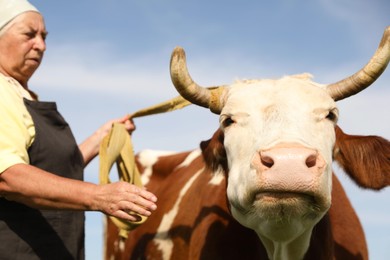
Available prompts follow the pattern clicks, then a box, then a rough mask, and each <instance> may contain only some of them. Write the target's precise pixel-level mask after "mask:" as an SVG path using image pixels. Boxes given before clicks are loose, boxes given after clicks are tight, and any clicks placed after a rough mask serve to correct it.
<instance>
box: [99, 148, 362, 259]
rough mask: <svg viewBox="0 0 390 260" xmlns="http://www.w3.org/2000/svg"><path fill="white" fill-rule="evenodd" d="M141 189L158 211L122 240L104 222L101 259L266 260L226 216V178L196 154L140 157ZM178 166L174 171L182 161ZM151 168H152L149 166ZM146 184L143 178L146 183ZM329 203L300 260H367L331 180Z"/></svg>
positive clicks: (250, 236) (358, 230) (253, 239)
mask: <svg viewBox="0 0 390 260" xmlns="http://www.w3.org/2000/svg"><path fill="white" fill-rule="evenodd" d="M145 155H147V156H148V157H149V159H148V160H146V161H145V159H143V160H142V161H143V163H144V165H143V166H141V167H140V168H141V169H143V170H144V171H145V172H146V174H147V175H148V176H149V174H150V170H151V168H150V167H151V166H153V171H152V172H153V173H152V174H151V175H150V180H149V181H148V184H147V185H146V186H147V187H148V189H149V190H153V191H154V192H155V194H156V195H157V197H158V198H159V210H158V211H156V212H155V213H154V214H153V215H152V216H151V217H150V218H149V219H148V221H147V223H146V224H144V225H142V226H140V227H138V228H137V229H135V230H133V231H131V232H130V233H129V238H128V239H127V240H123V238H120V237H119V236H118V229H117V227H116V226H115V225H114V224H113V223H112V222H111V221H110V219H108V222H107V231H106V232H107V238H106V239H107V240H106V259H267V253H266V251H265V249H264V247H263V246H262V244H261V242H260V240H259V238H258V237H257V235H256V234H255V232H253V231H252V230H250V229H248V228H245V227H243V226H242V225H240V224H239V223H238V222H237V221H236V220H235V219H234V218H233V217H232V216H231V214H230V212H229V210H228V204H227V201H226V179H225V176H224V174H223V173H222V172H216V173H215V172H213V171H212V170H210V169H208V168H207V167H206V165H205V163H204V160H203V158H202V155H199V151H193V152H192V153H180V154H174V155H168V156H160V157H159V158H158V160H157V157H155V159H156V160H155V161H154V160H150V159H151V158H154V155H153V153H152V154H150V152H147V153H146V154H142V153H141V157H142V156H145ZM186 159H187V160H189V161H187V162H186V163H185V165H184V166H180V165H181V164H182V163H183V162H184V161H185V160H186ZM151 163H152V164H153V165H151ZM147 179H149V177H148V178H147ZM332 197H333V203H332V206H331V208H330V211H329V215H327V216H326V217H325V218H324V219H323V220H322V221H321V222H320V223H319V224H318V225H317V226H316V227H315V228H314V232H313V238H312V240H313V242H312V243H311V247H310V249H309V253H308V254H309V255H308V256H307V257H306V259H329V257H327V256H328V254H331V255H334V256H335V257H336V259H368V253H367V246H366V241H365V238H364V233H363V230H362V227H361V224H360V222H359V220H358V218H357V216H356V214H355V211H354V210H353V208H352V206H351V204H350V202H349V200H348V198H347V196H346V194H345V192H344V190H343V188H342V186H341V185H340V183H339V181H338V180H337V178H336V177H335V176H333V191H332Z"/></svg>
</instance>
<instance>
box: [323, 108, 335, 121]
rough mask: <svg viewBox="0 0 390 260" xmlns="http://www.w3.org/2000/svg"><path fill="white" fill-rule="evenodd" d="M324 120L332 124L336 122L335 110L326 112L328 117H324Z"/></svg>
mask: <svg viewBox="0 0 390 260" xmlns="http://www.w3.org/2000/svg"><path fill="white" fill-rule="evenodd" d="M326 118H327V119H329V120H330V121H332V122H336V121H337V110H336V109H332V110H330V111H329V112H328V115H327V116H326Z"/></svg>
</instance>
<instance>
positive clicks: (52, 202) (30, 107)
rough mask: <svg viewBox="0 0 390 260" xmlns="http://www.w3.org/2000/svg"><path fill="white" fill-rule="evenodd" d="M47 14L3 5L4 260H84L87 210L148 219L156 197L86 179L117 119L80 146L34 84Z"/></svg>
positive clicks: (0, 171) (0, 175)
mask: <svg viewBox="0 0 390 260" xmlns="http://www.w3.org/2000/svg"><path fill="white" fill-rule="evenodd" d="M46 35H47V31H46V28H45V23H44V19H43V17H42V15H41V14H40V13H39V11H38V10H37V9H36V8H35V7H34V6H32V5H31V4H30V3H29V2H27V1H26V0H0V241H1V242H0V259H84V211H101V212H103V213H105V214H109V215H112V216H115V217H118V218H121V219H124V220H128V221H135V220H136V218H135V217H134V216H132V215H130V214H128V213H126V212H128V211H134V212H136V213H139V214H141V215H144V216H149V215H150V214H151V212H152V211H153V210H155V209H156V205H155V202H156V200H157V198H156V197H155V196H154V195H153V194H152V193H150V192H148V191H146V190H143V189H139V188H138V187H136V186H133V185H131V184H129V183H125V182H116V183H112V184H107V185H96V184H92V183H87V182H84V181H83V168H84V167H85V166H86V165H87V164H88V163H89V161H90V160H92V159H93V158H94V157H95V156H96V155H97V153H98V150H99V145H100V142H101V140H102V138H103V137H104V136H105V135H107V133H108V132H109V131H110V129H111V125H112V123H113V122H120V123H123V124H125V126H126V129H127V130H128V131H132V130H133V129H134V126H133V124H132V123H131V122H130V121H129V120H128V119H127V118H126V117H123V118H120V119H117V120H111V121H109V122H108V123H106V124H105V125H103V126H102V127H101V128H99V129H98V130H97V131H96V132H95V133H94V134H92V135H91V136H90V137H89V138H88V139H87V140H86V141H84V142H83V143H82V144H81V145H79V146H77V144H76V142H75V139H74V137H73V135H72V133H71V130H70V129H69V126H68V124H67V123H66V122H65V121H64V119H63V118H62V116H61V115H60V114H59V113H58V112H57V110H56V105H55V103H52V102H40V101H38V99H37V96H36V95H35V94H34V93H33V92H32V91H31V90H30V89H29V87H28V81H29V79H30V78H31V76H32V75H33V74H34V72H35V70H36V69H37V68H38V67H39V65H40V63H41V61H42V58H43V54H44V52H45V50H46V44H45V38H46Z"/></svg>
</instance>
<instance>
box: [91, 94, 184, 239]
mask: <svg viewBox="0 0 390 260" xmlns="http://www.w3.org/2000/svg"><path fill="white" fill-rule="evenodd" d="M190 104H191V103H190V102H188V101H187V100H185V99H184V98H182V97H181V96H179V97H176V98H173V99H171V100H168V101H166V102H163V103H160V104H158V105H155V106H152V107H149V108H147V109H142V110H139V111H137V112H135V113H133V114H131V115H129V118H135V117H141V116H146V115H152V114H158V113H164V112H169V111H173V110H176V109H180V108H183V107H186V106H188V105H190ZM99 157H100V162H99V163H100V165H99V175H100V184H108V183H110V182H111V181H110V177H109V175H110V170H111V168H112V166H113V165H114V163H116V165H117V169H118V175H119V179H120V180H122V181H126V182H129V183H131V184H134V185H137V186H139V187H143V185H142V182H141V177H140V174H139V171H138V168H137V166H136V164H135V156H134V151H133V145H132V142H131V138H130V135H129V133H128V132H127V130H126V129H125V127H124V125H123V124H120V123H115V124H113V126H112V129H111V131H110V133H109V134H108V135H107V136H106V137H105V138H104V139H103V141H102V143H101V145H100V150H99ZM129 214H133V215H135V216H137V218H139V221H135V222H130V221H124V220H122V219H119V218H116V217H113V216H109V217H110V219H111V220H112V222H113V223H114V224H115V225H116V226H117V227H118V229H119V235H120V236H121V237H123V238H124V239H126V238H127V235H128V232H129V231H131V230H133V229H134V228H136V227H138V226H139V225H141V224H142V223H144V222H145V221H146V220H147V217H144V216H141V215H138V214H136V213H134V212H129Z"/></svg>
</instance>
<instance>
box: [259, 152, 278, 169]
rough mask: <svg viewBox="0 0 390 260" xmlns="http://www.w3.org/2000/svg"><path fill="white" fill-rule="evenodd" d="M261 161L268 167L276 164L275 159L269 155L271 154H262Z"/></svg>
mask: <svg viewBox="0 0 390 260" xmlns="http://www.w3.org/2000/svg"><path fill="white" fill-rule="evenodd" d="M261 163H262V164H263V165H264V166H265V167H267V168H271V167H272V166H273V165H274V163H275V162H274V160H273V159H272V158H271V157H269V156H266V155H261Z"/></svg>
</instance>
